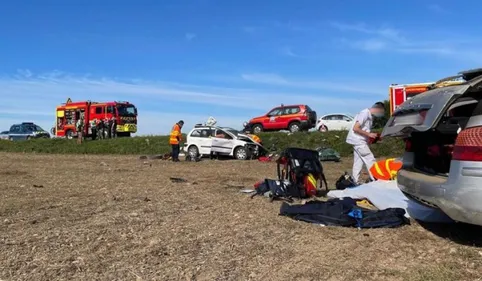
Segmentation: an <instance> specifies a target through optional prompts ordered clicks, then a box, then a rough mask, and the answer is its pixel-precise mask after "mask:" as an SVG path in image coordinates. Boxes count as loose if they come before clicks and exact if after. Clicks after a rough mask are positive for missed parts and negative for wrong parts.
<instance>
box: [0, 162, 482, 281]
mask: <svg viewBox="0 0 482 281" xmlns="http://www.w3.org/2000/svg"><path fill="white" fill-rule="evenodd" d="M0 157H1V159H2V161H1V162H0V196H1V200H0V229H1V231H0V279H1V280H437V281H442V280H480V279H477V278H480V277H482V248H480V246H481V245H482V230H481V228H478V227H470V226H467V225H455V226H440V225H425V226H421V225H419V224H417V223H413V224H412V225H410V226H406V227H402V228H398V229H378V230H362V231H359V230H356V229H348V228H331V227H320V226H315V225H310V224H307V223H302V222H297V221H293V220H291V219H289V218H286V217H280V216H278V212H279V206H280V204H279V203H278V202H274V203H269V202H268V200H267V199H265V198H262V197H258V198H255V199H252V200H251V199H249V198H248V197H247V196H246V195H245V194H241V193H239V192H238V188H237V187H233V186H237V185H245V186H252V184H253V183H254V182H256V181H257V180H259V179H263V178H265V177H273V176H275V165H274V164H271V163H269V164H267V163H259V162H257V161H244V162H243V161H209V160H207V161H202V162H199V163H190V162H189V163H188V162H182V163H170V162H164V161H161V160H153V161H150V162H149V163H148V164H144V161H141V160H138V159H137V157H115V156H106V157H101V156H43V155H33V154H0ZM350 164H351V163H350V160H346V161H344V162H342V163H337V164H335V163H327V164H325V165H324V167H325V170H326V171H327V175H328V181H329V183H331V184H333V183H334V181H335V180H336V178H337V177H338V176H339V175H340V174H341V173H342V172H343V171H344V170H345V169H347V168H348V167H350ZM66 171H70V172H66ZM169 177H183V178H185V179H187V180H188V183H172V182H171V181H170V180H169ZM228 185H231V186H228ZM428 229H430V230H428ZM477 245H478V247H477Z"/></svg>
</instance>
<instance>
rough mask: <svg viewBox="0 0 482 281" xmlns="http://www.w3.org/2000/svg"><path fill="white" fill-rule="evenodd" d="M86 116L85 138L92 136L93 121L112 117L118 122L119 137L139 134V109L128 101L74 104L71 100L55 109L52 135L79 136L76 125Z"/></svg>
mask: <svg viewBox="0 0 482 281" xmlns="http://www.w3.org/2000/svg"><path fill="white" fill-rule="evenodd" d="M80 116H84V122H85V124H84V130H85V131H84V132H83V135H84V136H87V137H88V136H89V135H90V126H89V124H90V122H91V121H93V120H106V119H107V120H108V119H111V118H112V117H114V118H115V120H116V121H117V128H116V133H117V136H119V137H130V135H131V133H135V132H137V108H136V107H135V106H134V105H133V104H131V103H129V102H126V101H112V102H92V101H79V102H72V100H71V99H70V98H69V99H68V100H67V102H66V103H63V104H61V105H59V106H57V108H56V109H55V127H53V128H52V134H53V135H55V136H56V137H67V138H73V137H74V136H76V135H77V129H76V123H77V120H79V118H80Z"/></svg>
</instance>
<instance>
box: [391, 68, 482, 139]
mask: <svg viewBox="0 0 482 281" xmlns="http://www.w3.org/2000/svg"><path fill="white" fill-rule="evenodd" d="M481 82H482V77H478V78H476V79H473V80H471V81H469V82H467V83H464V84H461V85H456V86H449V87H443V88H438V89H433V90H430V91H427V92H425V93H422V94H420V95H417V96H414V97H413V98H412V99H410V100H407V101H406V102H404V103H403V104H402V105H400V106H399V107H398V108H397V110H395V112H393V114H392V116H391V117H390V119H389V120H388V122H387V124H386V125H385V128H384V129H383V132H382V137H386V136H393V137H405V136H408V135H409V134H410V133H411V132H414V131H417V132H424V131H428V130H430V129H432V128H433V127H434V126H436V125H437V123H438V121H439V120H440V118H441V117H442V116H443V114H444V113H445V111H446V109H447V108H448V107H449V106H450V105H451V104H452V103H453V102H454V101H455V100H456V99H457V98H459V97H460V96H462V95H463V94H465V93H467V92H468V91H469V90H471V89H472V88H473V87H478V86H479V84H480V83H481Z"/></svg>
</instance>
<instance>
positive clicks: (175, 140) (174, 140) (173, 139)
mask: <svg viewBox="0 0 482 281" xmlns="http://www.w3.org/2000/svg"><path fill="white" fill-rule="evenodd" d="M180 140H181V127H179V125H178V124H176V125H174V126H173V127H172V130H171V135H170V136H169V144H179V141H180Z"/></svg>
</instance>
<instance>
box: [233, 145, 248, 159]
mask: <svg viewBox="0 0 482 281" xmlns="http://www.w3.org/2000/svg"><path fill="white" fill-rule="evenodd" d="M234 158H236V159H237V160H246V159H248V151H246V148H244V147H242V146H240V147H237V148H236V149H235V150H234Z"/></svg>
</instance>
